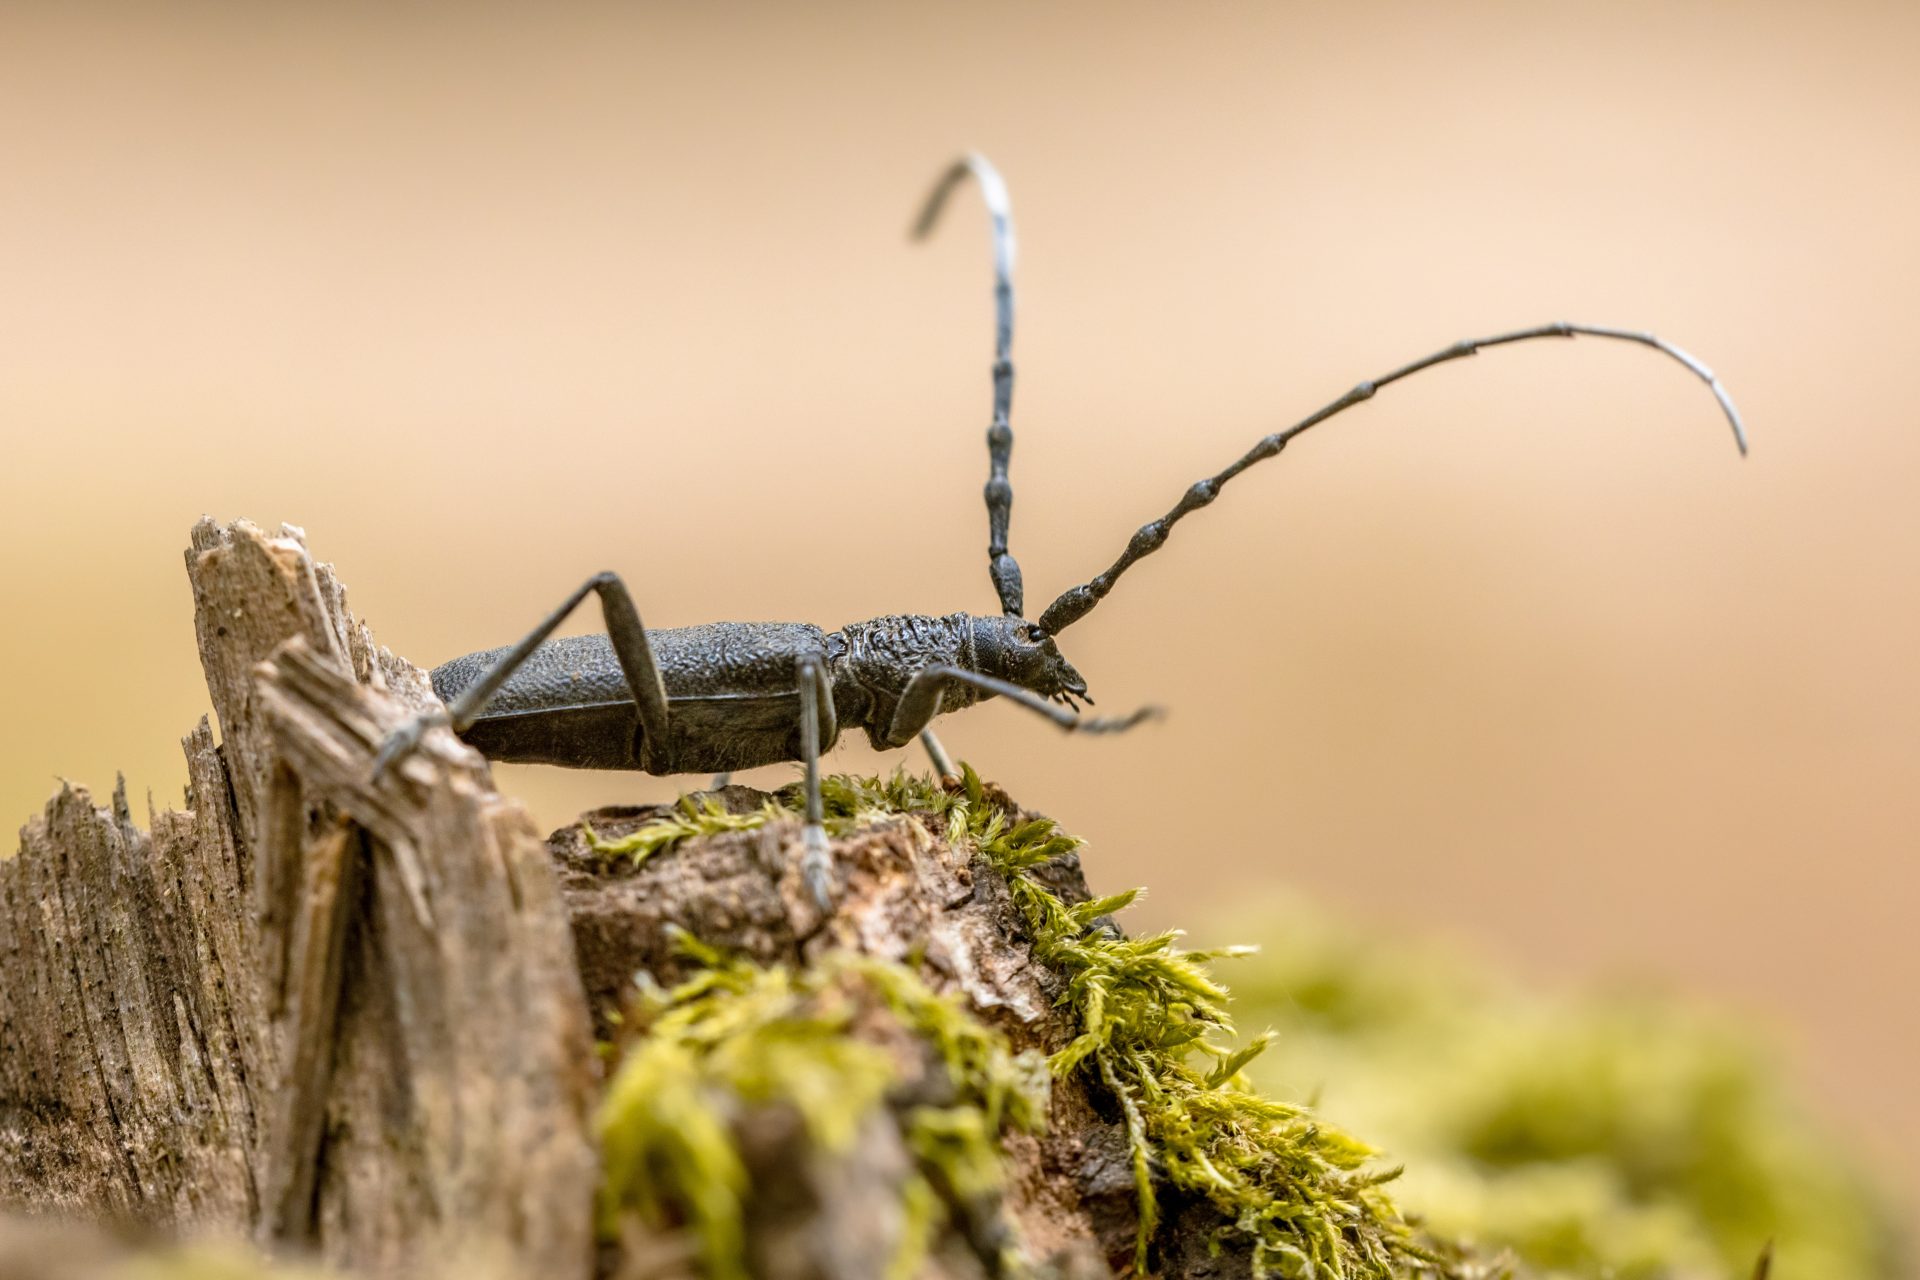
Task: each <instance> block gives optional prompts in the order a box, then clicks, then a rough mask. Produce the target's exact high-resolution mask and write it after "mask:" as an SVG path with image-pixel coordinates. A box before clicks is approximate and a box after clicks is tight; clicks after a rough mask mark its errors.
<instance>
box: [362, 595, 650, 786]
mask: <svg viewBox="0 0 1920 1280" xmlns="http://www.w3.org/2000/svg"><path fill="white" fill-rule="evenodd" d="M595 594H598V595H599V597H600V615H601V617H602V619H604V620H605V622H606V624H607V637H608V639H609V640H611V641H612V643H613V652H614V656H615V657H616V658H617V659H619V662H620V670H621V672H622V673H623V674H624V675H625V676H626V678H627V687H628V688H629V689H630V690H631V691H632V693H633V701H634V705H635V706H636V707H637V708H638V709H639V713H640V727H641V730H642V732H644V733H645V734H646V741H647V744H648V749H649V750H664V749H665V745H666V743H667V741H668V738H667V720H668V711H667V690H666V686H665V685H664V684H663V683H662V682H661V680H660V669H659V667H658V665H656V664H655V662H654V660H653V646H652V645H650V644H649V643H648V642H647V631H646V628H645V627H644V626H642V625H641V623H640V611H639V610H638V609H635V608H634V607H633V597H632V596H631V595H629V594H628V592H627V584H626V583H624V582H622V581H620V578H619V575H617V574H613V573H596V574H594V575H593V576H592V577H591V578H588V579H587V580H586V581H585V582H583V583H581V584H580V586H579V587H578V588H577V589H575V590H574V592H573V593H572V594H571V595H569V596H568V597H567V598H566V599H565V600H563V601H561V602H560V606H559V607H558V608H557V609H555V610H554V611H553V612H552V613H550V614H548V615H547V616H546V618H545V619H544V620H542V621H541V623H540V625H539V626H537V627H535V628H534V629H533V630H532V631H529V632H528V633H527V634H526V635H525V636H524V637H522V638H521V640H520V642H519V643H518V644H516V645H514V646H513V648H511V649H509V650H508V651H507V652H506V653H504V654H502V655H501V657H500V660H499V661H498V662H496V663H494V664H493V665H492V666H491V667H488V668H487V669H486V671H484V672H483V673H481V676H480V678H479V679H478V680H475V681H474V682H473V683H472V684H470V685H468V686H467V687H466V688H465V689H463V690H461V691H460V694H459V695H458V696H457V697H455V698H454V700H453V701H452V703H450V704H449V705H448V706H447V708H446V709H445V710H439V709H435V710H433V711H426V712H422V713H421V714H419V715H417V716H415V717H414V718H413V719H412V720H409V721H407V722H406V723H404V724H402V725H401V726H400V727H399V728H397V729H395V730H394V731H393V732H392V734H390V735H389V736H388V738H387V740H386V741H385V742H384V743H382V744H381V745H380V753H379V754H378V755H377V756H375V757H374V761H373V777H374V780H375V781H378V780H379V778H380V776H381V775H382V774H383V773H385V772H386V771H387V769H388V768H389V767H390V766H391V765H392V764H393V763H394V761H396V760H398V759H400V758H401V757H402V756H404V755H406V754H407V753H408V752H409V751H412V750H413V749H414V748H415V747H417V746H419V745H420V737H421V735H422V734H423V733H425V732H426V730H427V729H429V728H431V727H433V726H435V725H447V726H449V727H451V728H452V729H453V731H454V732H455V733H464V732H465V731H466V730H468V729H470V728H472V727H473V722H474V721H475V720H477V719H479V718H480V713H481V712H483V711H485V710H486V709H487V703H488V702H489V701H490V700H492V698H493V695H494V694H496V693H498V692H500V687H501V686H502V685H504V684H505V683H506V682H507V680H508V679H509V678H510V677H511V676H512V675H513V673H514V672H515V671H517V670H518V669H519V668H520V667H521V665H522V664H524V663H525V662H526V660H527V659H528V658H529V657H531V656H533V651H534V650H535V649H538V648H539V647H540V646H541V645H542V644H544V643H546V641H547V639H548V638H549V637H550V636H552V635H553V633H554V632H555V631H557V630H558V629H559V627H560V624H561V623H562V622H565V621H566V620H567V615H568V614H570V613H572V612H573V611H574V610H575V609H577V608H579V607H580V605H581V603H582V602H584V601H585V600H586V598H587V597H588V596H590V595H595Z"/></svg>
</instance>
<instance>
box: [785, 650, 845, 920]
mask: <svg viewBox="0 0 1920 1280" xmlns="http://www.w3.org/2000/svg"><path fill="white" fill-rule="evenodd" d="M796 674H797V675H798V677H799V681H800V760H801V762H802V763H803V764H804V765H805V766H806V770H807V781H806V793H807V796H806V804H807V820H806V826H805V827H803V828H802V829H801V835H800V839H801V845H802V848H803V850H804V852H803V853H802V854H801V856H800V875H801V878H802V879H804V880H805V881H806V883H807V888H808V890H809V891H810V892H811V893H812V894H813V900H814V902H815V903H817V904H818V905H819V907H820V909H821V910H822V911H831V910H833V894H832V887H833V850H832V849H831V847H829V846H828V844H827V826H826V818H827V812H826V805H825V804H824V803H823V802H822V801H821V799H820V743H821V741H822V739H823V737H824V738H825V740H827V741H832V740H833V738H834V737H835V736H837V734H838V732H839V718H838V715H837V714H836V713H835V711H834V707H833V686H832V685H831V684H829V683H828V682H827V675H826V669H825V668H824V667H823V666H822V665H821V662H820V659H818V658H816V657H814V656H812V655H811V654H809V655H807V656H806V657H803V658H801V659H800V661H799V663H798V664H797V667H796Z"/></svg>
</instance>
